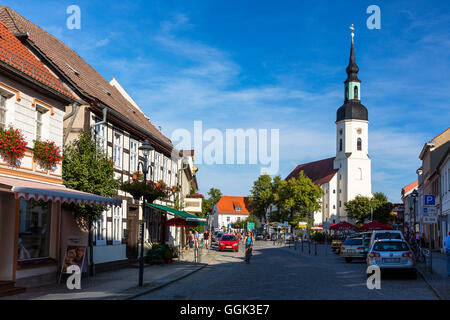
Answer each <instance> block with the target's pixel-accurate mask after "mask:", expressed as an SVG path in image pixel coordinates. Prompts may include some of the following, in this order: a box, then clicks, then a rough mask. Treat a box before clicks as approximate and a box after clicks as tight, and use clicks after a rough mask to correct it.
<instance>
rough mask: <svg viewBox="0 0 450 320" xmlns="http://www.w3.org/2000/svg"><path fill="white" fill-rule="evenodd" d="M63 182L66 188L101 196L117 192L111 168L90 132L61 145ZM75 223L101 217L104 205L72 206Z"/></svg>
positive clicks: (109, 162)
mask: <svg viewBox="0 0 450 320" xmlns="http://www.w3.org/2000/svg"><path fill="white" fill-rule="evenodd" d="M62 165H63V170H62V171H63V175H62V178H63V183H64V185H65V186H66V187H68V188H71V189H75V190H80V191H84V192H88V193H92V194H96V195H99V196H103V197H114V196H115V195H116V194H117V185H118V181H117V180H116V179H114V167H113V163H112V161H111V159H109V158H108V157H107V156H106V155H105V154H104V153H103V151H101V150H100V149H99V148H98V147H97V144H96V143H95V141H94V140H93V138H92V135H91V133H90V132H89V131H85V132H83V133H81V134H80V136H79V137H78V139H77V140H75V141H73V142H72V143H71V144H69V145H67V146H66V147H65V148H64V159H63V164H62ZM72 209H73V212H74V216H75V219H76V220H77V222H79V223H81V224H83V223H89V222H92V221H95V220H96V219H98V218H99V217H100V215H101V214H102V212H103V211H104V210H105V209H106V207H103V206H94V205H92V206H91V205H73V204H72Z"/></svg>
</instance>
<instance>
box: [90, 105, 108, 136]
mask: <svg viewBox="0 0 450 320" xmlns="http://www.w3.org/2000/svg"><path fill="white" fill-rule="evenodd" d="M107 114H108V108H107V107H104V108H103V120H102V121H100V122H97V123H94V124H91V125H90V127H91V128H92V127H96V126H98V125H101V124H105V123H106V116H107ZM95 133H97V131H95Z"/></svg>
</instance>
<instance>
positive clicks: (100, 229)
mask: <svg viewBox="0 0 450 320" xmlns="http://www.w3.org/2000/svg"><path fill="white" fill-rule="evenodd" d="M94 226H95V230H94V241H95V245H96V246H101V245H106V211H104V212H102V214H101V216H100V217H99V218H98V219H97V221H95V224H94Z"/></svg>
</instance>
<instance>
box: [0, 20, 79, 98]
mask: <svg viewBox="0 0 450 320" xmlns="http://www.w3.org/2000/svg"><path fill="white" fill-rule="evenodd" d="M0 60H1V61H2V62H3V63H6V64H8V65H10V66H12V67H14V68H15V69H17V70H19V71H21V72H23V73H25V74H27V75H28V76H31V77H32V78H34V79H36V80H38V81H39V82H41V83H43V84H45V85H46V86H48V87H51V88H52V89H55V90H57V91H59V92H61V93H63V94H64V95H66V96H68V97H70V98H72V99H75V97H74V96H73V95H72V94H71V93H70V92H69V90H68V89H67V88H66V87H65V86H64V85H63V83H62V82H61V81H60V80H59V79H58V78H56V77H55V76H54V75H53V74H52V73H50V71H49V70H48V69H47V68H46V67H45V66H44V64H43V63H42V62H41V61H39V60H38V59H37V58H36V57H35V56H34V55H33V54H32V53H31V52H30V51H29V50H28V48H27V47H25V46H24V45H23V44H22V42H20V40H19V39H17V38H16V37H15V36H14V34H13V33H12V32H11V31H10V30H9V28H8V26H7V25H5V24H4V23H2V22H1V21H0Z"/></svg>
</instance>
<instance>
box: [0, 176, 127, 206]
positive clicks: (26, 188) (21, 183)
mask: <svg viewBox="0 0 450 320" xmlns="http://www.w3.org/2000/svg"><path fill="white" fill-rule="evenodd" d="M0 187H2V188H3V189H9V190H11V192H14V197H15V198H16V199H20V198H23V199H26V200H29V199H34V200H44V201H52V202H57V201H59V202H61V203H62V202H66V203H76V204H88V205H113V206H121V205H122V200H120V199H115V198H109V197H102V196H98V195H95V194H91V193H87V192H82V191H78V190H73V189H69V188H66V187H65V186H64V185H58V184H50V183H44V182H37V181H32V180H25V179H19V178H9V177H0Z"/></svg>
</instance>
